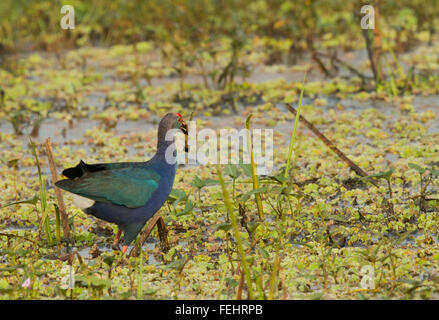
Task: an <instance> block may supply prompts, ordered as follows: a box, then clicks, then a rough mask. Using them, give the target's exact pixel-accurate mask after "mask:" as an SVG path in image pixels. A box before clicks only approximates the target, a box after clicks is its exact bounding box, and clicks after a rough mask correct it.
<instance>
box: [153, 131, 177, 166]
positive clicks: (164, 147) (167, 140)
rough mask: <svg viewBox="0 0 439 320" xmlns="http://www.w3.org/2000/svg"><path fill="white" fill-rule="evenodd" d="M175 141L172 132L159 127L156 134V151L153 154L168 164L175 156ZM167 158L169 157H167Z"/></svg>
mask: <svg viewBox="0 0 439 320" xmlns="http://www.w3.org/2000/svg"><path fill="white" fill-rule="evenodd" d="M176 154H177V152H176V150H175V141H174V134H173V132H169V134H168V130H166V129H165V128H159V131H158V134H157V152H156V154H155V156H154V158H156V160H161V161H163V160H165V161H166V162H167V163H169V164H173V163H170V162H172V161H173V159H174V158H175V157H176ZM168 158H169V159H168Z"/></svg>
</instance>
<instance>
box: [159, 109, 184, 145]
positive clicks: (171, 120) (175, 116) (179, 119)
mask: <svg viewBox="0 0 439 320" xmlns="http://www.w3.org/2000/svg"><path fill="white" fill-rule="evenodd" d="M172 129H180V130H181V131H182V132H183V133H184V136H185V137H184V140H185V144H184V149H185V151H186V152H187V151H188V150H189V147H188V125H187V123H186V122H185V121H184V120H183V116H182V115H181V114H180V113H172V112H170V113H168V114H166V115H165V116H164V117H163V118H162V120H160V123H159V136H160V135H161V134H163V137H164V136H165V135H166V133H167V132H168V130H172Z"/></svg>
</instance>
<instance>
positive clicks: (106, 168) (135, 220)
mask: <svg viewBox="0 0 439 320" xmlns="http://www.w3.org/2000/svg"><path fill="white" fill-rule="evenodd" d="M173 129H180V130H181V131H183V133H184V134H185V135H186V136H187V134H188V132H187V130H188V128H187V124H186V123H185V122H184V121H183V118H182V116H181V115H180V114H179V113H168V114H166V115H165V116H164V117H163V118H162V120H161V121H160V123H159V129H158V141H157V152H156V154H155V155H154V156H153V157H152V158H151V159H150V160H149V161H146V162H117V163H97V164H86V163H85V162H83V161H82V160H81V161H80V163H79V164H78V165H77V166H76V167H73V168H68V169H65V170H64V171H63V172H62V173H63V175H64V176H66V177H67V178H68V179H64V180H60V181H57V182H56V183H55V185H56V186H57V187H58V188H61V189H64V190H66V191H69V192H71V193H73V199H74V203H75V204H76V205H77V206H78V207H79V208H81V209H82V210H83V211H84V212H85V213H87V214H91V215H93V216H95V217H97V218H99V219H102V220H104V221H107V222H112V223H115V224H117V225H118V232H117V235H116V237H115V239H114V242H113V248H114V249H119V239H120V236H121V233H122V231H123V233H124V239H123V247H122V252H123V253H125V252H126V250H127V248H128V246H129V244H130V243H131V242H132V241H133V240H134V239H135V238H136V236H137V234H138V233H139V232H140V230H141V229H142V227H143V226H144V225H145V223H146V222H147V221H148V220H149V219H150V218H151V217H152V216H153V215H154V214H155V213H156V212H157V211H158V210H159V209H160V208H161V207H162V205H163V204H164V203H165V201H166V199H167V198H168V195H169V193H170V192H171V190H172V186H173V184H174V177H175V172H176V169H177V163H176V161H175V156H176V148H175V143H174V135H175V131H169V130H173ZM168 132H169V133H171V134H170V135H169V134H168ZM186 151H187V139H186Z"/></svg>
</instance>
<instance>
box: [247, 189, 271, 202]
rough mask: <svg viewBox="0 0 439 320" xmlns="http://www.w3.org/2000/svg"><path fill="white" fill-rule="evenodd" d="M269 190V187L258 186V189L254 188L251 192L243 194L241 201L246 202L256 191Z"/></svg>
mask: <svg viewBox="0 0 439 320" xmlns="http://www.w3.org/2000/svg"><path fill="white" fill-rule="evenodd" d="M267 191H268V187H262V188H257V189H253V190H250V191H249V192H246V193H244V194H242V195H241V201H242V202H245V201H247V200H248V198H250V197H251V196H252V195H253V194H256V193H265V192H267Z"/></svg>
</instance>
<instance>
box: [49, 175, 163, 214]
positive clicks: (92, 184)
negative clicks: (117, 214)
mask: <svg viewBox="0 0 439 320" xmlns="http://www.w3.org/2000/svg"><path fill="white" fill-rule="evenodd" d="M159 181H160V175H159V174H158V173H157V172H156V171H154V170H152V169H147V168H121V169H113V170H102V171H95V172H85V173H84V174H83V175H82V176H81V177H79V178H76V179H73V180H70V179H65V180H60V181H57V182H56V183H55V185H56V186H57V187H59V188H61V189H64V190H67V191H70V192H72V193H75V194H78V195H80V196H83V197H86V198H89V199H92V200H95V201H100V202H107V203H113V204H116V205H124V206H126V207H128V208H138V207H141V206H143V205H145V204H146V202H148V200H149V199H150V198H151V196H152V194H153V193H154V191H155V190H157V188H158V185H159Z"/></svg>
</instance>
